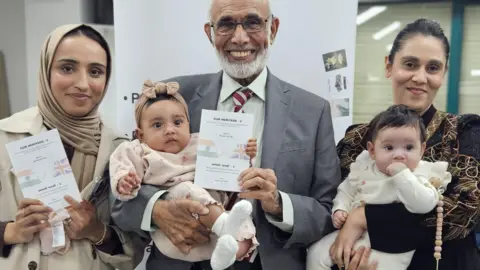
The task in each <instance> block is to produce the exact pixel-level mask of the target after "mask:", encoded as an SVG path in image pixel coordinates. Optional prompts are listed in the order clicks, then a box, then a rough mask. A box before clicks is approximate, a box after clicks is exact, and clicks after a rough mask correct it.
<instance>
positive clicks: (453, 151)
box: [337, 111, 480, 240]
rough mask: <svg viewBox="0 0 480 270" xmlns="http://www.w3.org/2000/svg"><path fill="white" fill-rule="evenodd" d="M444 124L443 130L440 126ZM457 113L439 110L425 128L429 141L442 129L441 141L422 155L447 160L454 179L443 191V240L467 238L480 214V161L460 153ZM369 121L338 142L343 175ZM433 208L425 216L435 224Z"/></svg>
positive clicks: (357, 151) (431, 158)
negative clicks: (427, 215)
mask: <svg viewBox="0 0 480 270" xmlns="http://www.w3.org/2000/svg"><path fill="white" fill-rule="evenodd" d="M442 125H443V130H442V131H443V132H442V131H440V130H439V129H440V127H442ZM457 129H458V117H457V116H455V115H451V114H448V113H445V112H440V111H437V112H436V113H435V115H434V117H433V118H432V120H431V121H430V123H429V125H428V127H427V128H426V133H427V141H428V140H429V139H431V138H432V136H433V135H434V134H436V132H442V133H441V141H439V142H438V143H436V144H435V145H429V146H428V148H427V149H426V150H425V153H424V157H423V159H424V160H425V161H429V162H435V161H446V162H448V163H449V168H448V171H449V172H450V173H451V174H452V176H453V180H452V183H450V185H449V186H448V189H447V191H446V193H445V194H444V195H445V197H444V215H445V216H444V228H445V232H444V237H443V238H444V240H451V239H456V238H465V237H466V236H467V235H468V234H469V233H470V232H471V231H472V230H473V229H474V228H475V223H476V220H477V218H478V216H479V215H480V189H479V186H480V184H479V183H478V179H479V177H480V163H479V162H478V161H477V160H476V159H475V158H472V157H469V156H465V155H461V154H459V153H458V149H459V141H458V138H457V135H458V132H457ZM367 131H368V124H361V125H358V126H356V127H355V128H353V129H352V130H350V131H349V132H347V134H345V137H344V138H343V139H342V140H341V141H340V143H339V144H338V146H337V151H338V156H339V158H340V165H341V170H342V178H345V177H346V174H347V173H348V172H349V171H350V164H352V163H353V162H354V161H355V159H356V157H357V156H358V155H359V154H360V153H361V152H362V151H363V150H365V149H364V147H363V145H364V144H365V142H363V140H364V137H365V135H366V133H367ZM434 212H435V211H433V212H432V213H431V214H430V215H429V217H427V219H426V225H427V226H436V216H435V213H434Z"/></svg>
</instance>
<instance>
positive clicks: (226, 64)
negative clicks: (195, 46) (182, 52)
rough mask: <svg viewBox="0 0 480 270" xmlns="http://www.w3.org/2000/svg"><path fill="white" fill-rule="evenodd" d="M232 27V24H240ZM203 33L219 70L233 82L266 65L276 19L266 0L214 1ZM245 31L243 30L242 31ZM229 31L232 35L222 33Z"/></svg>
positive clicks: (248, 76) (276, 23)
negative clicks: (209, 21)
mask: <svg viewBox="0 0 480 270" xmlns="http://www.w3.org/2000/svg"><path fill="white" fill-rule="evenodd" d="M242 22H243V26H242V25H241V24H236V23H242ZM211 23H212V24H213V25H214V27H213V31H212V27H211V25H210V23H207V24H205V33H206V34H207V36H208V38H209V39H210V41H211V42H212V44H213V45H214V47H215V50H216V53H217V56H218V58H219V61H220V64H221V66H222V68H223V70H224V71H225V72H226V73H227V74H228V75H230V76H231V77H232V78H234V79H248V78H252V77H256V75H258V74H260V72H261V71H262V70H263V68H264V67H265V66H266V63H267V60H268V49H269V46H270V45H271V41H273V40H274V38H275V36H276V33H277V30H278V26H279V20H278V18H272V16H271V14H270V9H269V3H268V1H267V0H214V1H213V3H212V8H211ZM244 27H245V28H247V29H245V28H244ZM228 28H230V29H231V28H233V29H232V30H233V31H232V32H231V33H230V32H228V31H223V30H224V29H228Z"/></svg>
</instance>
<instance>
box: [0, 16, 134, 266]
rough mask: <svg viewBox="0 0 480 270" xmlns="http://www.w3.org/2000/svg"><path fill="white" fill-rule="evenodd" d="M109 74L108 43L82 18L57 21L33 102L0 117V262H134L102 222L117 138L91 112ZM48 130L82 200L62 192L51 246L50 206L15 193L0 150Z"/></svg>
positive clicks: (127, 245) (118, 235)
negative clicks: (63, 213) (57, 243)
mask: <svg viewBox="0 0 480 270" xmlns="http://www.w3.org/2000/svg"><path fill="white" fill-rule="evenodd" d="M110 73H111V55H110V50H109V47H108V44H107V42H106V41H105V39H104V38H103V37H102V36H101V35H100V33H98V32H97V31H95V30H94V29H93V28H91V27H89V26H86V25H64V26H61V27H59V28H57V29H55V30H54V31H53V32H52V33H51V34H50V35H49V36H48V37H47V39H46V41H45V43H44V46H43V49H42V52H41V60H40V72H39V85H38V106H37V107H33V108H30V109H27V110H25V111H22V112H19V113H16V114H14V115H12V116H10V117H9V118H6V119H3V120H0V221H1V222H0V269H29V270H32V269H33V270H35V269H41V270H65V269H68V270H80V269H94V270H101V269H114V268H117V269H133V268H134V262H133V257H134V256H133V255H134V251H133V246H132V245H131V243H132V241H131V239H129V238H127V235H125V234H123V233H122V232H121V231H120V230H118V229H117V228H116V227H115V226H112V224H111V223H110V211H109V210H110V207H109V199H108V195H109V193H108V191H109V189H108V188H105V183H108V181H109V180H108V179H105V178H106V177H103V176H104V174H108V171H106V170H105V168H106V165H107V162H108V159H109V157H110V154H111V153H112V152H113V150H114V149H115V147H116V146H117V145H118V144H119V143H121V142H122V141H123V140H124V139H122V138H120V137H118V136H116V135H115V134H114V133H113V132H112V131H111V130H110V129H109V128H107V127H106V126H104V125H103V122H102V121H101V119H100V117H99V115H98V112H97V109H98V106H99V105H100V102H101V101H102V99H103V97H104V96H105V92H106V89H107V85H108V80H109V78H110ZM50 129H57V130H58V132H59V134H60V137H61V139H62V142H63V145H64V148H65V152H66V154H67V157H68V159H69V161H70V165H71V168H72V172H73V175H74V177H75V179H76V181H77V185H78V188H79V190H80V192H81V196H82V199H83V201H82V202H77V201H75V200H74V199H72V198H70V197H66V198H65V200H66V201H67V202H68V203H69V204H70V207H68V216H69V217H66V219H65V220H64V221H63V222H64V225H63V228H64V231H65V235H66V245H65V246H64V247H62V248H61V249H59V248H57V249H55V248H52V243H51V241H52V239H51V238H52V233H51V230H52V228H51V220H52V216H53V215H51V212H52V209H49V208H48V207H47V206H45V205H43V204H42V203H41V202H40V201H38V200H35V199H33V198H23V194H22V191H21V189H20V186H19V183H18V181H17V179H16V177H15V176H14V175H13V174H12V173H11V172H10V170H11V161H10V158H9V156H8V154H7V151H6V149H5V144H7V143H10V142H12V141H16V140H20V139H22V138H25V137H28V136H32V135H37V134H39V133H41V132H44V131H47V130H50ZM94 179H95V180H94ZM107 187H108V186H107ZM60 225H61V223H60ZM49 230H50V233H46V234H45V233H44V232H45V231H46V232H49ZM48 240H49V241H50V242H48Z"/></svg>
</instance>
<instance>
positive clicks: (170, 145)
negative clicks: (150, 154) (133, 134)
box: [137, 99, 190, 154]
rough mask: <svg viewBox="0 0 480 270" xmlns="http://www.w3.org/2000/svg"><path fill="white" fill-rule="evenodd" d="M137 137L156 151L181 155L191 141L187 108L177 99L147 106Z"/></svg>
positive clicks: (143, 112) (142, 115)
mask: <svg viewBox="0 0 480 270" xmlns="http://www.w3.org/2000/svg"><path fill="white" fill-rule="evenodd" d="M137 137H138V139H139V140H140V141H141V142H143V143H145V144H147V145H148V146H149V147H150V148H152V149H154V150H157V151H160V152H166V153H172V154H177V153H179V152H180V151H182V150H183V149H185V147H186V146H187V145H188V142H189V141H190V126H189V123H188V118H187V115H186V112H185V108H184V107H183V106H182V104H180V102H178V101H176V100H175V99H167V100H160V101H156V102H154V103H152V104H150V105H148V106H145V108H144V109H143V111H142V114H141V118H140V127H139V128H138V129H137Z"/></svg>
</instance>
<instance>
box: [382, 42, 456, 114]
mask: <svg viewBox="0 0 480 270" xmlns="http://www.w3.org/2000/svg"><path fill="white" fill-rule="evenodd" d="M446 61H447V60H446V56H445V49H444V44H443V43H442V41H441V40H439V39H438V38H436V37H433V36H425V35H422V34H417V35H414V36H410V37H409V38H407V39H406V40H404V41H403V44H402V47H401V49H400V50H399V51H398V52H397V53H396V54H395V55H394V61H393V63H390V62H389V60H388V58H386V77H387V78H390V79H391V81H392V87H393V98H394V103H395V104H404V105H406V106H408V107H410V108H412V109H414V110H416V111H417V112H418V113H420V114H423V113H424V112H425V111H426V110H427V109H428V108H429V107H430V106H431V105H432V103H433V100H434V99H435V96H436V95H437V92H438V89H439V88H440V87H441V86H442V84H443V79H444V77H445V73H446V70H447V64H446Z"/></svg>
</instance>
